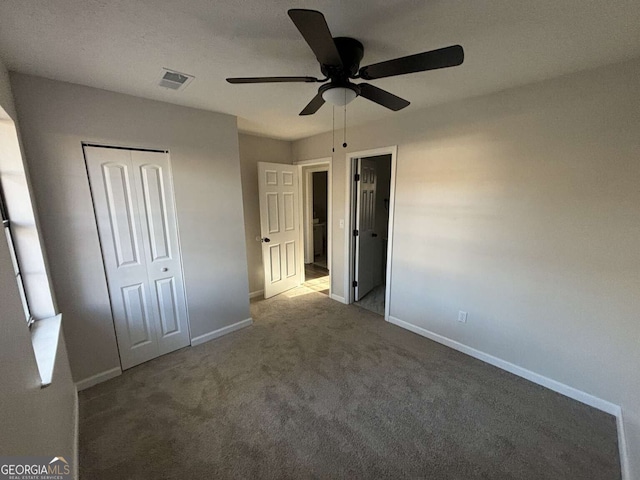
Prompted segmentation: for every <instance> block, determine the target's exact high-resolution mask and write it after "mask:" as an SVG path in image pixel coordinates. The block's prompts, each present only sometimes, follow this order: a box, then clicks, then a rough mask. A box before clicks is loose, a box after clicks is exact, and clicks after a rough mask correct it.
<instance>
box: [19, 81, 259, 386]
mask: <svg viewBox="0 0 640 480" xmlns="http://www.w3.org/2000/svg"><path fill="white" fill-rule="evenodd" d="M11 80H12V86H13V91H14V94H15V98H16V107H17V111H18V117H19V122H20V127H21V131H22V136H23V139H24V145H25V153H26V157H27V163H28V165H29V169H30V173H31V179H32V183H33V188H34V194H35V200H36V206H37V207H38V209H39V212H40V221H41V226H42V231H43V237H44V241H45V246H46V250H47V252H48V255H49V264H50V270H51V276H52V281H53V286H54V290H55V293H56V299H57V302H58V306H59V309H60V311H61V312H62V314H63V316H64V319H65V320H64V330H65V334H66V340H67V346H68V349H69V357H70V361H71V369H72V372H73V377H74V379H75V380H76V381H80V380H83V379H86V378H88V377H91V376H93V375H96V374H100V373H103V372H105V371H108V370H110V369H113V368H116V367H119V365H120V362H119V359H118V351H117V347H116V339H115V334H114V329H113V321H112V317H111V310H110V304H109V296H108V291H107V284H106V279H105V274H104V268H103V264H102V257H101V252H100V245H99V241H98V233H97V227H96V222H95V217H94V213H93V207H92V203H91V195H90V191H89V183H88V179H87V173H86V170H85V165H84V158H83V153H82V145H81V142H83V141H85V142H95V143H98V144H108V145H120V146H135V147H147V148H158V149H168V150H170V154H171V161H172V171H173V180H174V187H175V197H176V199H175V200H176V207H177V218H178V225H179V231H180V241H181V247H182V258H183V267H184V277H185V285H186V294H187V306H188V310H189V320H190V327H191V337H192V338H195V337H198V336H201V335H204V334H207V333H209V332H212V331H215V330H217V329H219V328H222V327H225V326H227V325H230V324H233V323H235V322H238V321H241V320H244V319H246V318H248V317H249V315H250V314H249V302H248V286H247V275H246V255H245V245H244V228H243V220H242V205H241V202H242V191H241V185H240V167H239V161H238V135H237V128H236V120H235V118H234V117H231V116H228V115H222V114H217V113H212V112H206V111H203V110H196V109H191V108H185V107H179V106H175V105H170V104H167V103H161V102H156V101H151V100H145V99H141V98H136V97H131V96H127V95H122V94H117V93H112V92H107V91H104V90H98V89H94V88H89V87H83V86H79V85H73V84H69V83H62V82H56V81H51V80H45V79H43V78H38V77H32V76H28V75H19V74H13V75H12V77H11Z"/></svg>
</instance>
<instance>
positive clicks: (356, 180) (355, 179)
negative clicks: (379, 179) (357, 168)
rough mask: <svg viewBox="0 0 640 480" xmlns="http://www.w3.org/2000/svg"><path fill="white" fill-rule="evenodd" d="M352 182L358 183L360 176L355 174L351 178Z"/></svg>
mask: <svg viewBox="0 0 640 480" xmlns="http://www.w3.org/2000/svg"><path fill="white" fill-rule="evenodd" d="M353 181H354V182H359V181H360V174H359V173H356V174H355V175H354V176H353Z"/></svg>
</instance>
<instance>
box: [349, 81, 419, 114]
mask: <svg viewBox="0 0 640 480" xmlns="http://www.w3.org/2000/svg"><path fill="white" fill-rule="evenodd" d="M358 86H359V87H360V96H361V97H364V98H366V99H368V100H371V101H372V102H375V103H377V104H378V105H382V106H383V107H387V108H388V109H390V110H393V111H394V112H397V111H398V110H402V109H403V108H405V107H408V106H409V103H410V102H408V101H407V100H405V99H404V98H400V97H397V96H395V95H394V94H393V93H389V92H387V91H386V90H382V89H381V88H378V87H374V86H373V85H370V84H368V83H361V84H360V85H358Z"/></svg>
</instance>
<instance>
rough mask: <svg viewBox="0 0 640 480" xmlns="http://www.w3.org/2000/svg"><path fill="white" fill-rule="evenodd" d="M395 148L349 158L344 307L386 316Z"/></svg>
mask: <svg viewBox="0 0 640 480" xmlns="http://www.w3.org/2000/svg"><path fill="white" fill-rule="evenodd" d="M396 154H397V147H395V146H391V147H384V148H379V149H375V150H368V151H364V152H354V153H352V154H349V155H348V157H347V160H348V162H347V169H346V170H347V172H346V173H347V191H346V198H348V199H349V201H348V202H346V205H347V211H346V212H345V213H346V223H347V225H346V226H347V231H346V232H345V240H346V241H347V246H348V248H347V252H348V255H347V256H346V257H347V258H345V272H346V275H345V293H346V295H345V303H356V304H357V305H358V306H360V307H363V308H366V309H368V310H371V311H373V312H375V313H377V314H380V315H384V317H385V319H388V318H389V315H390V301H389V300H390V297H391V295H390V293H391V265H392V258H391V255H392V252H393V213H394V197H395V172H396Z"/></svg>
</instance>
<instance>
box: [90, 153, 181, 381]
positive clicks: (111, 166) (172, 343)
mask: <svg viewBox="0 0 640 480" xmlns="http://www.w3.org/2000/svg"><path fill="white" fill-rule="evenodd" d="M84 150H85V158H86V161H87V170H88V172H89V180H90V183H91V191H92V196H93V203H94V209H95V212H96V220H97V223H98V232H99V235H100V243H101V247H102V256H103V259H104V265H105V271H106V274H107V284H108V287H109V295H110V297H111V308H112V311H113V317H114V323H115V329H116V337H117V340H118V349H119V351H120V360H121V362H122V368H123V369H127V368H131V367H133V366H135V365H138V364H140V363H142V362H146V361H147V360H150V359H152V358H155V357H157V356H158V355H162V354H164V353H168V352H170V351H173V350H176V349H178V348H182V347H185V346H187V345H189V343H190V340H189V329H188V319H187V308H186V301H185V294H184V282H183V277H182V264H181V260H180V251H179V243H178V232H177V227H176V216H175V207H174V203H173V186H172V183H171V172H170V167H169V156H168V154H166V153H164V152H147V151H137V150H126V149H114V148H103V147H85V149H84Z"/></svg>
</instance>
